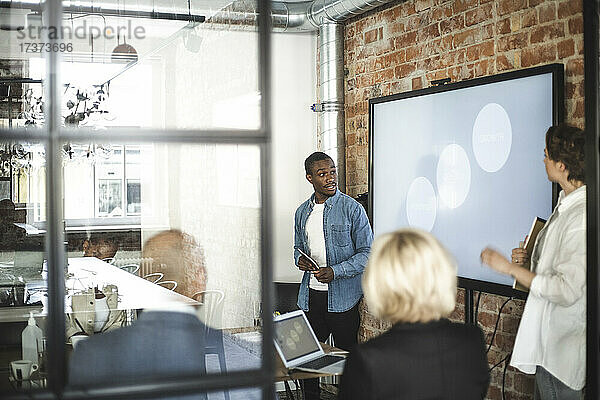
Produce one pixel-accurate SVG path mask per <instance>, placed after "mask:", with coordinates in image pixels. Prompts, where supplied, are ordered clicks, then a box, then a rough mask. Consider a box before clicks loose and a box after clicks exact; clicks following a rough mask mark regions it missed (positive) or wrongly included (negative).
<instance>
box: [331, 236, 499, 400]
mask: <svg viewBox="0 0 600 400" xmlns="http://www.w3.org/2000/svg"><path fill="white" fill-rule="evenodd" d="M363 290H364V292H365V299H366V302H367V305H368V307H369V311H370V312H371V313H372V314H374V315H375V316H377V317H379V318H383V319H385V320H388V321H391V322H392V323H393V324H394V325H393V326H392V328H391V329H390V330H389V331H387V332H385V333H384V334H382V335H381V336H379V337H376V338H374V339H372V340H369V341H368V342H366V343H363V344H360V345H358V346H357V347H356V348H355V349H354V350H353V351H352V352H351V353H350V355H349V356H348V359H347V361H346V366H345V369H344V374H343V376H342V378H341V384H340V395H339V398H340V399H342V400H348V399H357V400H368V399H373V400H374V399H380V400H388V399H456V400H463V399H469V400H474V399H483V398H484V397H485V394H486V392H487V388H488V384H489V381H490V376H489V372H488V364H487V359H486V355H485V342H484V339H483V333H482V332H481V329H479V328H478V327H476V326H474V325H465V324H459V323H453V322H450V321H448V320H447V319H445V317H447V316H448V315H449V314H450V313H451V312H452V310H454V306H455V302H456V266H455V264H454V262H453V261H452V259H451V257H450V255H449V254H448V253H447V251H446V250H445V249H444V248H443V247H442V246H441V245H440V243H439V242H438V241H437V240H436V239H435V238H434V237H433V236H432V235H431V234H429V233H427V232H424V231H420V230H415V229H403V230H400V231H397V232H394V233H389V234H386V235H382V236H380V237H379V238H377V239H375V242H374V243H373V246H372V248H371V256H370V258H369V262H368V264H367V267H366V269H365V272H364V274H363Z"/></svg>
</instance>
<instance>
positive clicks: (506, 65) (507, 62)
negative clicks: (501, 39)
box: [496, 54, 515, 71]
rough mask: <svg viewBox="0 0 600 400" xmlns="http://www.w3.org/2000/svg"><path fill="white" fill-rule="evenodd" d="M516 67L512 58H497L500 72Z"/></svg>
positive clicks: (502, 56)
mask: <svg viewBox="0 0 600 400" xmlns="http://www.w3.org/2000/svg"><path fill="white" fill-rule="evenodd" d="M514 67H515V66H514V64H513V61H512V58H510V57H506V56H505V55H503V54H501V55H499V56H498V57H496V69H497V70H498V71H506V70H507V69H513V68H514Z"/></svg>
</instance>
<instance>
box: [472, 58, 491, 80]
mask: <svg viewBox="0 0 600 400" xmlns="http://www.w3.org/2000/svg"><path fill="white" fill-rule="evenodd" d="M488 66H489V62H488V60H480V61H477V62H476V63H475V64H473V67H472V68H473V76H475V77H478V76H484V75H487V74H488Z"/></svg>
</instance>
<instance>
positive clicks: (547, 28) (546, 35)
mask: <svg viewBox="0 0 600 400" xmlns="http://www.w3.org/2000/svg"><path fill="white" fill-rule="evenodd" d="M564 36H565V24H564V23H563V22H562V21H561V22H556V23H554V24H550V25H543V26H538V27H535V28H533V30H532V31H531V36H530V39H529V40H530V42H531V43H532V44H534V43H542V42H547V41H550V40H553V39H557V38H561V37H564Z"/></svg>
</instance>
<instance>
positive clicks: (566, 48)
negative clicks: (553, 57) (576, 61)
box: [556, 38, 575, 58]
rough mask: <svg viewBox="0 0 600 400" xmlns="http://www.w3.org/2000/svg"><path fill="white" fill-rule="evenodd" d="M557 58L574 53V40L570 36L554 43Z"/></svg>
mask: <svg viewBox="0 0 600 400" xmlns="http://www.w3.org/2000/svg"><path fill="white" fill-rule="evenodd" d="M556 50H557V53H558V58H567V57H571V56H572V55H574V54H575V41H574V40H573V39H572V38H569V39H566V40H563V41H561V42H558V43H557V44H556Z"/></svg>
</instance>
